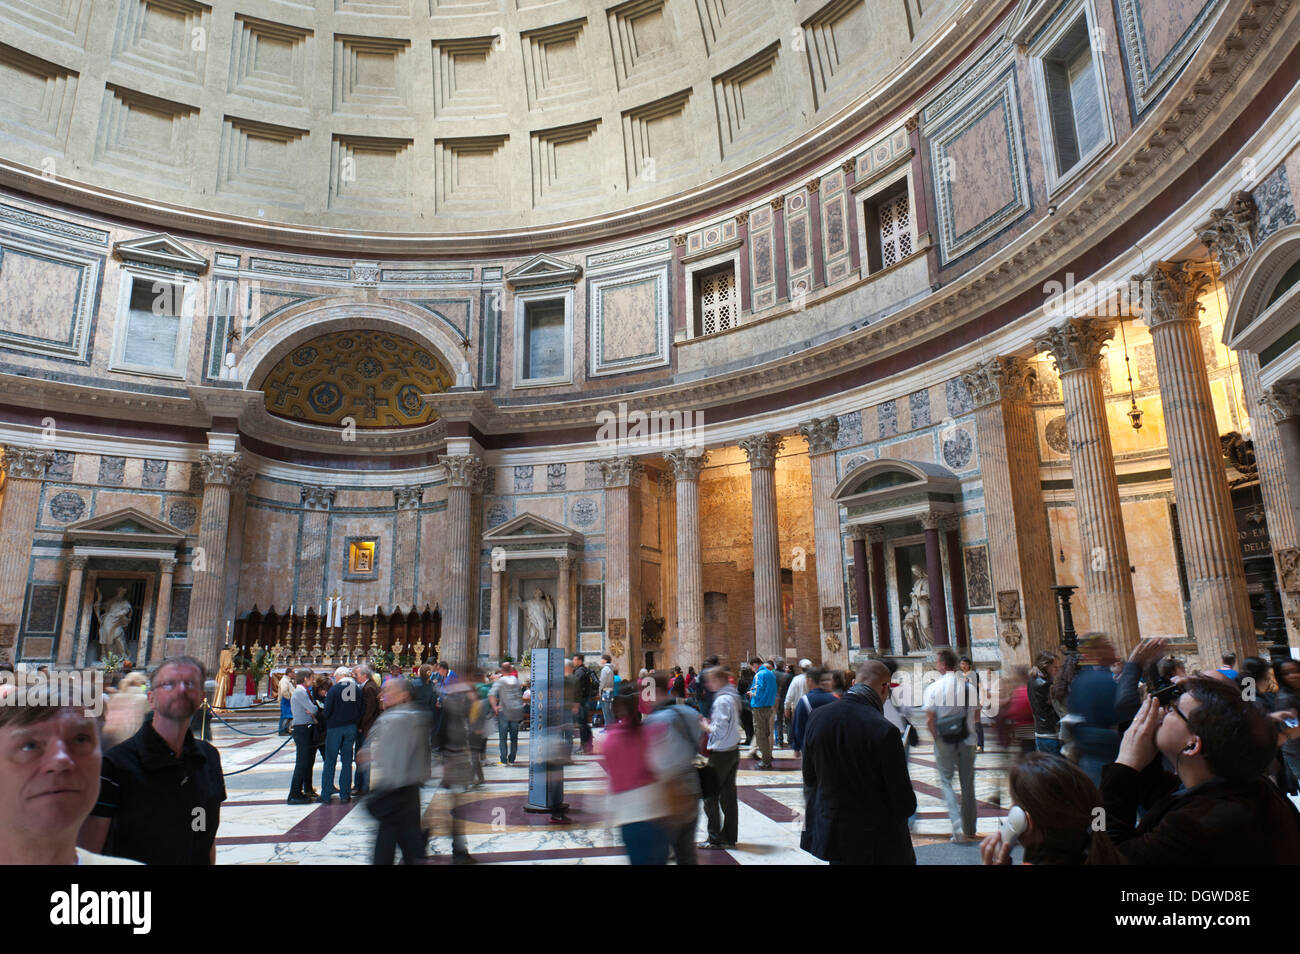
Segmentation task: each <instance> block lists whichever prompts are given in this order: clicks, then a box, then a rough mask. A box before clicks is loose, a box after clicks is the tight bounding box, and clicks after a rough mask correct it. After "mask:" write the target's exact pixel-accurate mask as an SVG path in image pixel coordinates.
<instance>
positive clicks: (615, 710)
mask: <svg viewBox="0 0 1300 954" xmlns="http://www.w3.org/2000/svg"><path fill="white" fill-rule="evenodd" d="M637 697H638V694H637V693H636V692H619V693H616V694H615V696H614V698H613V700H612V702H611V703H610V711H611V713H612V715H613V721H612V722H611V723H610V725H608V726H607V727H606V732H605V737H604V740H603V743H604V744H603V746H602V751H601V762H602V764H603V766H604V769H605V774H606V775H607V776H608V777H609V795H608V797H607V799H606V814H607V816H608V820H609V824H610V826H611V827H617V828H618V831H619V836H620V837H621V838H622V839H623V845H624V847H625V848H626V849H627V857H628V861H629V862H631V863H632V864H634V865H664V864H667V863H668V847H669V825H668V824H667V823H666V821H665V820H664V819H665V816H666V815H667V814H668V807H667V795H666V789H665V787H664V785H662V784H661V783H660V780H659V777H658V774H657V772H656V771H655V769H654V767H653V766H652V764H651V758H650V751H651V743H652V740H653V738H654V737H655V735H656V734H657V733H659V732H662V731H663V727H662V726H645V725H643V724H642V722H641V713H640V712H639V711H638V710H637Z"/></svg>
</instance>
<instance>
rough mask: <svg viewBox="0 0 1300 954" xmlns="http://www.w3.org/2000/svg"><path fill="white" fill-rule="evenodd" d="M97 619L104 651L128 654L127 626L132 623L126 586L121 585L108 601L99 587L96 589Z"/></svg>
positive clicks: (100, 644) (121, 654)
mask: <svg viewBox="0 0 1300 954" xmlns="http://www.w3.org/2000/svg"><path fill="white" fill-rule="evenodd" d="M94 611H95V619H96V620H98V621H99V648H100V651H101V652H103V653H114V654H115V655H118V656H125V655H126V635H125V634H126V627H127V626H128V625H130V623H131V612H132V610H131V601H130V600H128V599H127V598H126V587H125V586H119V587H118V588H117V595H116V596H114V597H113V598H112V599H111V600H109V601H108V602H107V603H105V602H104V597H103V595H102V594H101V593H100V591H99V589H98V588H96V590H95V605H94Z"/></svg>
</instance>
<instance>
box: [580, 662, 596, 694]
mask: <svg viewBox="0 0 1300 954" xmlns="http://www.w3.org/2000/svg"><path fill="white" fill-rule="evenodd" d="M582 669H583V676H582V699H583V701H584V702H590V701H591V700H592V699H596V698H598V697H599V696H600V677H599V676H597V675H596V674H595V673H594V672H592V671H591V669H590V668H588V667H587V666H583V667H582Z"/></svg>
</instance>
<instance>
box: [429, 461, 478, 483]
mask: <svg viewBox="0 0 1300 954" xmlns="http://www.w3.org/2000/svg"><path fill="white" fill-rule="evenodd" d="M438 463H439V464H441V465H442V466H443V468H444V469H445V470H446V471H447V485H448V486H450V487H469V488H472V487H473V486H474V483H475V481H476V480H477V478H478V473H479V468H480V467H481V466H482V463H483V462H482V461H481V460H480V459H479V458H478V457H477V456H476V455H474V454H444V455H442V456H441V457H439V458H438Z"/></svg>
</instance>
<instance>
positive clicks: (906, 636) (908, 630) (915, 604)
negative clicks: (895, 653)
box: [903, 564, 934, 653]
mask: <svg viewBox="0 0 1300 954" xmlns="http://www.w3.org/2000/svg"><path fill="white" fill-rule="evenodd" d="M912 580H913V583H912V605H911V606H910V607H908V610H907V613H906V614H905V615H904V616H903V652H905V653H923V652H929V650H930V647H931V646H932V645H934V630H933V629H932V628H931V625H930V582H929V580H928V579H927V578H926V575H925V570H924V569H923V568H922V567H920V566H918V565H916V564H913V565H912Z"/></svg>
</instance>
